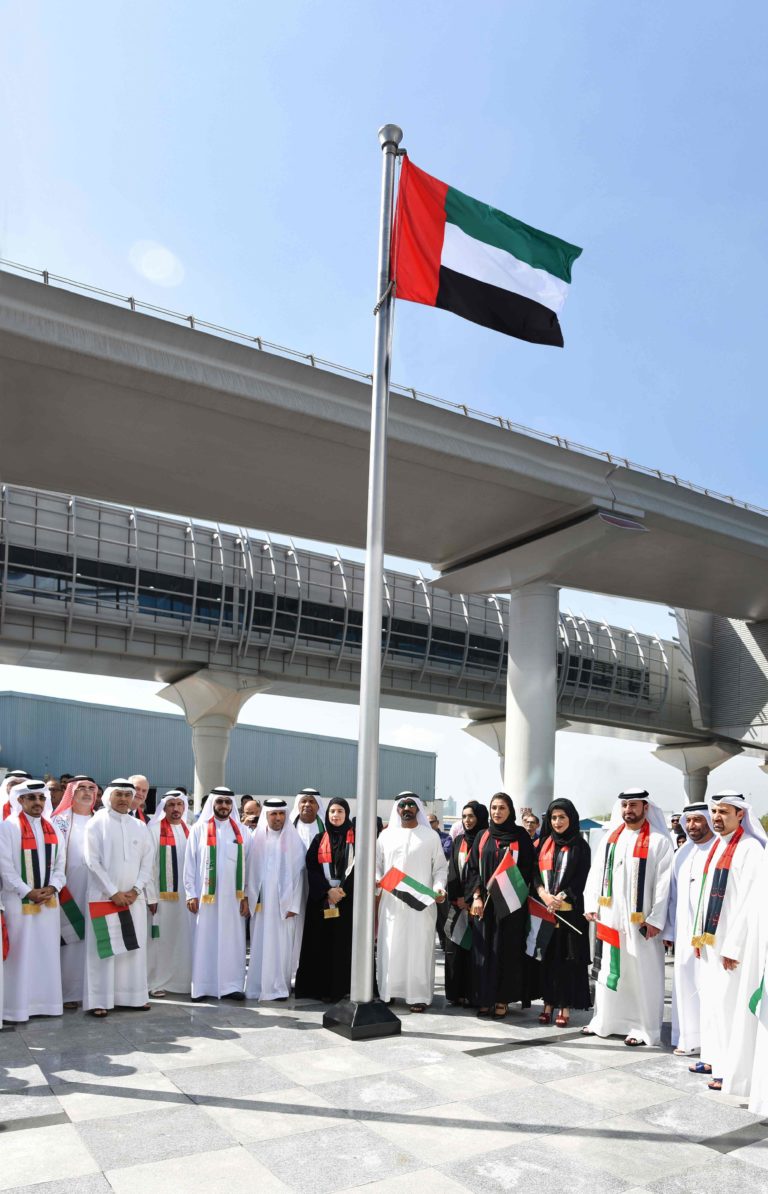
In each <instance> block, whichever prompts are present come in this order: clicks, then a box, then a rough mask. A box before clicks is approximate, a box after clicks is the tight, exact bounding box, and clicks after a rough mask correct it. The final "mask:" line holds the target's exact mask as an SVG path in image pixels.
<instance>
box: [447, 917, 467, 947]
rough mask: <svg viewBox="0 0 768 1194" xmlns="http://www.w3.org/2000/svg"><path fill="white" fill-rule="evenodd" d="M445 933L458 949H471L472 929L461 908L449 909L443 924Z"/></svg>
mask: <svg viewBox="0 0 768 1194" xmlns="http://www.w3.org/2000/svg"><path fill="white" fill-rule="evenodd" d="M445 931H446V933H447V934H448V936H449V937H450V939H451V941H452V942H453V943H454V945H458V947H459V949H471V948H472V928H471V926H470V923H469V916H468V915H467V913H466V912H465V911H464V909H463V908H451V911H450V912H449V913H448V919H447V920H446V922H445Z"/></svg>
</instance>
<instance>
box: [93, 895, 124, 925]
mask: <svg viewBox="0 0 768 1194" xmlns="http://www.w3.org/2000/svg"><path fill="white" fill-rule="evenodd" d="M125 911H126V909H125V908H120V907H119V906H118V905H117V904H113V903H112V901H111V900H104V901H102V902H101V903H91V904H89V905H88V914H89V916H90V918H91V920H95V919H96V917H97V916H111V915H112V913H113V912H118V913H119V912H125Z"/></svg>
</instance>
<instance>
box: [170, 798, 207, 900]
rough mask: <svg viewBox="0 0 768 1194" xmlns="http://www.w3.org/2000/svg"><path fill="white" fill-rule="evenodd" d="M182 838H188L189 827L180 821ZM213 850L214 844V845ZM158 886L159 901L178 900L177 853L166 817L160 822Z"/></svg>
mask: <svg viewBox="0 0 768 1194" xmlns="http://www.w3.org/2000/svg"><path fill="white" fill-rule="evenodd" d="M179 824H180V825H181V827H182V829H183V830H184V836H185V837H189V827H188V826H187V825H186V824H185V823H184V821H180V822H179ZM214 848H215V843H214ZM158 862H159V869H160V875H159V879H160V884H159V893H158V894H159V896H160V899H161V900H178V898H179V853H178V850H177V848H176V835H175V834H174V832H173V826H172V825H171V823H170V821H169V820H168V818H167V817H163V819H162V821H161V822H160V850H159V859H158Z"/></svg>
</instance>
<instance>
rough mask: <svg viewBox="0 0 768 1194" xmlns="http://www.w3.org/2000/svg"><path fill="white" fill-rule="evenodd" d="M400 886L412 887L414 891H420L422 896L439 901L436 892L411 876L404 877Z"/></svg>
mask: <svg viewBox="0 0 768 1194" xmlns="http://www.w3.org/2000/svg"><path fill="white" fill-rule="evenodd" d="M398 886H402V887H410V888H411V889H412V890H413V891H418V892H420V893H421V895H425V896H429V898H430V899H432V900H436V899H437V892H436V891H433V890H432V888H431V887H426V886H425V885H424V884H423V883H419V881H418V879H412V878H411V876H410V875H404V876H403V878H402V879H401V880H400V883H399V884H398Z"/></svg>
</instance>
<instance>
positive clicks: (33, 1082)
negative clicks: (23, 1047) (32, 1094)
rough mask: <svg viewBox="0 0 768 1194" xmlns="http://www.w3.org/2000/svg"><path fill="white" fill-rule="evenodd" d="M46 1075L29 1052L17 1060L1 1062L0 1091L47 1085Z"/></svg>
mask: <svg viewBox="0 0 768 1194" xmlns="http://www.w3.org/2000/svg"><path fill="white" fill-rule="evenodd" d="M45 1085H47V1082H46V1077H45V1074H44V1073H43V1071H42V1070H41V1069H40V1066H39V1065H35V1064H34V1062H33V1060H32V1057H31V1055H30V1054H29V1053H28V1052H27V1053H26V1055H25V1056H24V1057H19V1059H18V1060H17V1061H13V1062H9V1063H6V1064H0V1091H12V1090H24V1089H25V1088H26V1087H28V1086H45Z"/></svg>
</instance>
